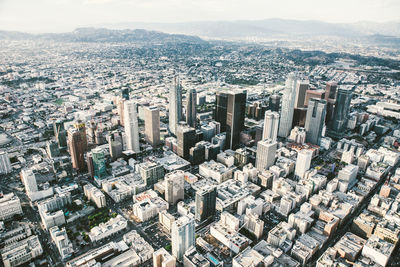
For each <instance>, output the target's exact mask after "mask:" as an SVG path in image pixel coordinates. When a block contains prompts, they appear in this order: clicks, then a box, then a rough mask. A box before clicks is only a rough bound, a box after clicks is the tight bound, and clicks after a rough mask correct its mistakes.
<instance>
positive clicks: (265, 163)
mask: <svg viewBox="0 0 400 267" xmlns="http://www.w3.org/2000/svg"><path fill="white" fill-rule="evenodd" d="M276 148H277V142H276V141H273V140H272V139H265V140H262V141H260V142H258V143H257V157H256V168H257V170H258V171H260V172H261V171H263V170H266V169H268V168H269V167H271V166H272V165H274V163H275V153H276Z"/></svg>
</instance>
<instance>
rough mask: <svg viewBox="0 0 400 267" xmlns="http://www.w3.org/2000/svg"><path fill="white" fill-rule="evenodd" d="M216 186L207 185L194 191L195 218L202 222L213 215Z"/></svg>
mask: <svg viewBox="0 0 400 267" xmlns="http://www.w3.org/2000/svg"><path fill="white" fill-rule="evenodd" d="M216 199H217V188H216V187H215V186H213V185H209V186H207V187H204V188H202V189H200V190H197V191H196V210H195V218H196V220H197V221H199V222H202V221H204V220H207V219H208V218H211V217H213V216H214V215H215V207H216V205H215V204H216Z"/></svg>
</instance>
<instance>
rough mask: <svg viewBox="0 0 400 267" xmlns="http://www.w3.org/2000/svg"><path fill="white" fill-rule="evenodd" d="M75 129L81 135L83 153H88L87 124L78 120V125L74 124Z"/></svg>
mask: <svg viewBox="0 0 400 267" xmlns="http://www.w3.org/2000/svg"><path fill="white" fill-rule="evenodd" d="M74 127H75V129H77V130H78V131H79V133H80V135H81V140H82V146H83V151H87V136H86V124H85V123H84V122H83V121H81V120H78V121H77V122H76V123H74Z"/></svg>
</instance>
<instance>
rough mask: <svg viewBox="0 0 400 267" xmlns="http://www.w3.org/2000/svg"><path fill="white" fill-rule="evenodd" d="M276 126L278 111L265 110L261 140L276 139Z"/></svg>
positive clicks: (277, 124) (277, 123)
mask: <svg viewBox="0 0 400 267" xmlns="http://www.w3.org/2000/svg"><path fill="white" fill-rule="evenodd" d="M278 126H279V113H278V112H275V111H271V110H268V111H267V112H265V119H264V131H263V140H264V139H272V140H273V141H276V137H277V136H278Z"/></svg>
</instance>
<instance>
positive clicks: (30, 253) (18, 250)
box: [1, 235, 43, 267]
mask: <svg viewBox="0 0 400 267" xmlns="http://www.w3.org/2000/svg"><path fill="white" fill-rule="evenodd" d="M42 254H43V249H42V246H41V244H40V241H39V238H38V236H36V235H33V236H30V237H28V238H26V239H24V240H21V241H19V242H16V243H13V244H10V245H8V246H6V247H4V248H3V249H2V250H1V257H2V259H3V264H4V266H5V267H16V266H21V265H23V264H24V263H27V262H29V261H31V260H32V259H34V258H36V257H39V256H40V255H42Z"/></svg>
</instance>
